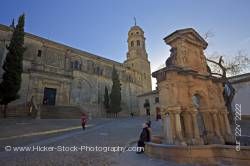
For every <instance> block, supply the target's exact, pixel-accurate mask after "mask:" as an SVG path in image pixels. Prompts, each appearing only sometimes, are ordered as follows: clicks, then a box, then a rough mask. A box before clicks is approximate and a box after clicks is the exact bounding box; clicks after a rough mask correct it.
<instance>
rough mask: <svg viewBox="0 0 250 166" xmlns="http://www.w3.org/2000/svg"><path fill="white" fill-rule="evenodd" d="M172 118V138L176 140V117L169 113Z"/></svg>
mask: <svg viewBox="0 0 250 166" xmlns="http://www.w3.org/2000/svg"><path fill="white" fill-rule="evenodd" d="M169 116H170V124H171V126H172V128H171V130H172V138H173V139H176V129H175V128H176V127H175V126H176V125H175V116H174V114H173V113H172V112H170V113H169Z"/></svg>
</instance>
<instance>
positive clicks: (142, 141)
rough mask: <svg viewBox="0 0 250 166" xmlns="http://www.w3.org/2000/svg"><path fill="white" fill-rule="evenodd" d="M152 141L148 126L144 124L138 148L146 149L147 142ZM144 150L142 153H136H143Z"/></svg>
mask: <svg viewBox="0 0 250 166" xmlns="http://www.w3.org/2000/svg"><path fill="white" fill-rule="evenodd" d="M149 141H150V133H149V130H148V125H147V124H146V123H144V124H143V129H142V132H141V135H140V138H139V141H138V143H137V146H138V147H143V148H144V147H145V142H149ZM143 152H144V151H143V149H142V150H141V151H138V152H136V153H143Z"/></svg>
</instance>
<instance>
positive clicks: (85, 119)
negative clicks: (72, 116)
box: [81, 113, 88, 130]
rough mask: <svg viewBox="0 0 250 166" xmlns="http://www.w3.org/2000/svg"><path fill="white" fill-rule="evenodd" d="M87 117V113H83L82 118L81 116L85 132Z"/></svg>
mask: <svg viewBox="0 0 250 166" xmlns="http://www.w3.org/2000/svg"><path fill="white" fill-rule="evenodd" d="M87 119H88V117H87V115H86V114H85V113H82V116H81V121H82V129H83V130H85V125H86V123H87Z"/></svg>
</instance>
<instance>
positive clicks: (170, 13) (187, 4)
mask: <svg viewBox="0 0 250 166" xmlns="http://www.w3.org/2000/svg"><path fill="white" fill-rule="evenodd" d="M23 12H24V13H25V14H26V24H25V31H26V32H29V33H32V34H35V35H38V36H41V37H44V38H48V39H50V40H53V41H56V42H59V43H63V44H66V45H69V46H71V47H74V48H78V49H81V50H84V51H87V52H90V53H93V54H96V55H99V56H102V57H105V58H109V59H112V60H115V61H118V62H123V61H124V60H125V59H126V52H127V33H128V30H129V28H130V27H131V26H133V25H134V19H133V18H134V17H136V20H137V25H139V26H140V27H141V28H142V29H143V30H144V32H145V37H146V49H147V52H148V55H149V60H150V62H151V70H152V72H153V71H155V70H157V69H159V67H160V66H162V64H164V63H165V61H166V59H167V58H168V56H169V49H170V48H169V46H167V45H166V44H165V43H164V41H163V38H164V37H165V36H167V35H168V34H170V33H172V32H173V31H175V30H177V29H182V28H190V27H192V28H194V29H196V30H197V31H198V33H200V34H201V36H204V34H205V33H206V32H211V34H213V36H212V37H211V38H209V39H208V44H209V45H208V48H207V49H206V51H205V54H206V56H210V55H213V54H215V53H216V54H220V55H224V56H225V58H230V57H232V56H235V55H236V54H237V52H238V51H239V50H241V51H243V52H244V53H246V54H248V55H250V47H249V46H250V1H249V0H207V1H205V0H173V1H169V0H42V1H34V0H8V1H7V0H6V1H5V2H2V3H1V10H0V24H5V25H10V23H11V20H12V19H13V18H15V19H16V20H17V18H18V16H19V15H20V14H21V13H23ZM153 84H155V80H153ZM153 87H155V86H154V85H153Z"/></svg>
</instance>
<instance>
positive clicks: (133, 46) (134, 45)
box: [124, 22, 152, 92]
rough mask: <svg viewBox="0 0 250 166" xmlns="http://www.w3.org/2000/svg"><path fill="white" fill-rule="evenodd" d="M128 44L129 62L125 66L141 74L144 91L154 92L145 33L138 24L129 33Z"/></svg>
mask: <svg viewBox="0 0 250 166" xmlns="http://www.w3.org/2000/svg"><path fill="white" fill-rule="evenodd" d="M127 43H128V52H127V60H126V61H125V62H124V64H125V65H126V66H127V67H129V68H131V69H133V70H135V71H137V72H139V73H140V74H141V76H142V84H143V88H144V90H143V91H144V92H149V91H151V90H152V83H151V70H150V62H149V61H148V54H147V52H146V48H145V37H144V31H143V30H142V29H141V28H140V27H139V26H137V25H136V22H135V25H134V26H132V27H131V28H130V30H129V32H128V40H127Z"/></svg>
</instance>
